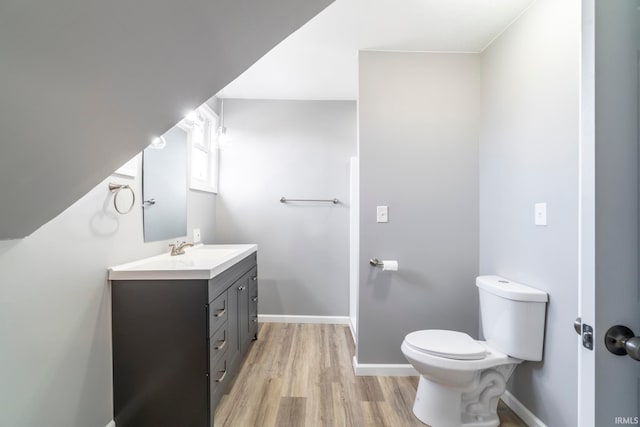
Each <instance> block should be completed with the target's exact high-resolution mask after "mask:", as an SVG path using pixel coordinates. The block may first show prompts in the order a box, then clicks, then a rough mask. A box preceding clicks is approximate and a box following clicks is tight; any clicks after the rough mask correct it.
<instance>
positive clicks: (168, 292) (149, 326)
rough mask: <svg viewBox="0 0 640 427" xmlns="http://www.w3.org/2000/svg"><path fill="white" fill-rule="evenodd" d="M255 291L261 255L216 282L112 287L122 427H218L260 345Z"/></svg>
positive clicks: (134, 283)
mask: <svg viewBox="0 0 640 427" xmlns="http://www.w3.org/2000/svg"><path fill="white" fill-rule="evenodd" d="M252 284H253V286H254V287H253V288H252ZM256 284H257V264H256V254H255V253H253V254H251V255H249V256H247V257H246V258H244V259H243V260H241V261H239V262H238V263H236V264H235V265H233V266H231V267H230V268H229V269H227V270H225V271H223V272H222V273H220V274H218V275H217V276H216V277H214V278H213V279H210V280H114V281H112V289H111V293H112V335H113V398H114V420H115V422H116V425H117V426H118V427H129V426H131V427H133V426H135V427H146V426H154V427H155V426H184V427H211V426H213V414H214V412H215V408H216V405H217V404H218V402H219V401H220V399H221V398H222V395H223V394H224V393H225V391H226V389H227V387H228V385H229V384H230V382H231V380H232V378H233V376H234V375H235V374H236V372H237V370H238V368H239V367H240V364H241V363H242V360H243V358H244V355H245V354H246V351H247V349H248V347H249V345H250V343H251V339H252V338H254V339H255V338H257V335H256V332H257V329H255V328H254V327H253V326H252V325H254V324H255V322H253V321H252V320H253V318H256V319H257V310H255V314H252V313H253V311H252V310H253V306H252V305H251V304H252V303H253V302H252V301H250V295H253V294H255V295H256V296H257V286H256ZM252 315H253V318H252V317H251V316H252Z"/></svg>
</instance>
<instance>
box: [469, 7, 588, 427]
mask: <svg viewBox="0 0 640 427" xmlns="http://www.w3.org/2000/svg"><path fill="white" fill-rule="evenodd" d="M579 37H580V1H578V0H569V1H554V0H538V1H537V2H536V3H534V4H533V6H532V7H531V8H530V9H529V10H528V11H527V12H526V13H525V14H524V15H523V16H522V17H521V18H520V19H519V20H518V21H517V22H516V23H515V24H514V25H512V26H511V27H510V28H509V29H508V30H507V31H506V32H505V33H504V34H502V35H501V36H500V37H499V38H498V39H497V40H496V41H495V42H494V43H493V44H492V45H491V46H490V47H489V48H488V49H487V50H486V51H485V52H484V53H483V54H482V119H481V123H482V130H481V138H480V274H499V275H502V276H504V277H507V278H510V279H512V280H516V281H519V282H522V283H526V284H528V285H530V286H533V287H536V288H539V289H542V290H544V291H546V292H548V293H549V299H550V300H549V304H548V309H547V325H546V338H545V351H544V356H543V357H544V361H543V362H539V363H532V362H526V363H524V364H522V365H521V366H519V367H518V369H516V371H515V374H514V376H513V378H512V381H511V384H510V386H509V388H510V390H511V391H512V392H513V394H514V395H515V397H516V398H518V399H519V400H520V401H521V402H522V403H524V404H525V406H527V407H528V408H529V409H530V410H531V411H532V412H533V413H534V414H536V415H537V416H538V417H539V418H540V419H541V420H542V421H543V422H545V423H546V424H547V425H549V426H574V425H576V416H577V403H576V395H577V341H576V334H575V332H574V331H573V328H572V324H573V321H574V319H575V318H576V316H577V313H578V307H577V301H578V130H579V121H578V112H579V111H578V107H579V96H578V91H579V72H580V68H579V66H580V62H579V52H580V47H579V46H580V45H579ZM537 202H546V203H547V206H548V226H546V227H536V226H535V225H534V204H535V203H537Z"/></svg>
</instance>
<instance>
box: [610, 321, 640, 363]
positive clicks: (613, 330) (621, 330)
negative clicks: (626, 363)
mask: <svg viewBox="0 0 640 427" xmlns="http://www.w3.org/2000/svg"><path fill="white" fill-rule="evenodd" d="M604 345H605V346H606V347H607V350H609V351H610V352H611V353H613V354H615V355H617V356H624V355H625V354H628V355H629V357H631V358H632V359H635V360H638V361H640V337H636V336H635V334H634V333H633V331H632V330H631V329H629V328H627V327H626V326H622V325H615V326H612V327H610V328H609V330H608V331H607V333H606V334H605V336H604Z"/></svg>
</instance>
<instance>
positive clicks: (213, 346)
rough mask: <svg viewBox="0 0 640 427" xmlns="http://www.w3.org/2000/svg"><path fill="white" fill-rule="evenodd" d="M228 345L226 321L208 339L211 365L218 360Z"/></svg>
mask: <svg viewBox="0 0 640 427" xmlns="http://www.w3.org/2000/svg"><path fill="white" fill-rule="evenodd" d="M228 346H229V330H228V323H225V324H224V326H222V327H221V328H220V329H218V331H217V332H216V333H215V334H214V335H213V336H212V337H211V339H210V340H209V358H210V359H211V366H214V365H215V364H216V363H217V362H218V360H220V358H221V357H222V356H223V355H224V354H225V353H226V351H227V347H228Z"/></svg>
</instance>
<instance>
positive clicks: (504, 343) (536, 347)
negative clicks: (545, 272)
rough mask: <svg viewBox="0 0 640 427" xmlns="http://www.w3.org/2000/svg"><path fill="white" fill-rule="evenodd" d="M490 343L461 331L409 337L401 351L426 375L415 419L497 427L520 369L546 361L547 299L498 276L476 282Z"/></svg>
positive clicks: (446, 425) (443, 426) (449, 426)
mask: <svg viewBox="0 0 640 427" xmlns="http://www.w3.org/2000/svg"><path fill="white" fill-rule="evenodd" d="M476 285H477V286H478V288H479V292H480V314H481V317H482V325H483V333H484V336H485V338H486V339H487V341H478V340H475V339H473V338H472V337H471V336H469V335H467V334H465V333H463V332H458V331H450V330H441V329H426V330H421V331H415V332H411V333H409V334H408V335H407V336H406V337H405V339H404V341H403V342H402V346H401V350H402V353H403V354H404V356H405V357H406V358H407V360H408V361H409V362H410V363H411V364H412V365H413V367H414V368H415V369H416V370H417V371H418V372H419V373H420V382H419V384H418V390H417V392H416V399H415V402H414V405H413V413H414V415H415V416H416V417H417V418H418V419H419V420H420V421H421V422H423V423H425V424H428V425H430V426H432V427H461V426H465V427H495V426H498V425H499V424H500V420H499V419H498V415H497V405H498V400H499V399H500V396H501V395H502V394H503V393H504V391H505V389H506V383H507V381H508V380H509V377H510V376H511V374H512V373H513V371H514V370H515V368H516V367H517V366H518V365H519V364H520V363H522V362H523V361H525V360H541V359H542V345H543V337H544V314H545V309H546V301H547V299H548V297H547V294H546V293H544V292H542V291H540V290H537V289H534V288H530V287H528V286H525V285H522V284H519V283H515V282H511V281H508V280H506V279H503V278H501V277H498V276H481V277H478V278H477V279H476Z"/></svg>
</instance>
